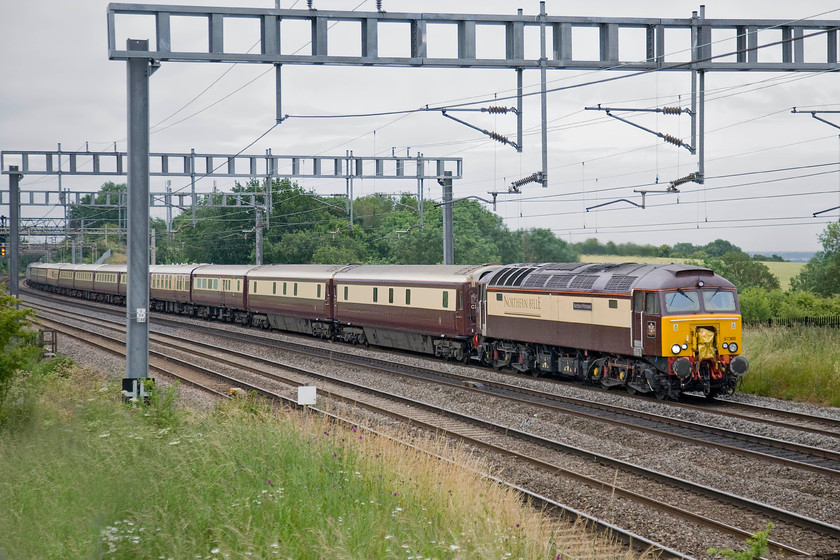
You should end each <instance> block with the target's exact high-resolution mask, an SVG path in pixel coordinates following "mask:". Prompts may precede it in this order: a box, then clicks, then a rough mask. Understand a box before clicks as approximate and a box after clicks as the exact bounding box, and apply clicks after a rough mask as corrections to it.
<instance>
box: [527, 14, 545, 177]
mask: <svg viewBox="0 0 840 560" xmlns="http://www.w3.org/2000/svg"><path fill="white" fill-rule="evenodd" d="M545 16H546V13H545V1H542V2H540V115H541V117H540V118H541V120H542V176H541V177H540V182H541V183H542V186H543V187H544V188H545V187H548V100H547V97H546V72H545V67H546V64H547V63H548V59H547V58H546V54H545ZM521 145H522V144H520V146H521Z"/></svg>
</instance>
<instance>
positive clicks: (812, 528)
mask: <svg viewBox="0 0 840 560" xmlns="http://www.w3.org/2000/svg"><path fill="white" fill-rule="evenodd" d="M118 323H119V322H118ZM155 323H160V321H158V320H155ZM177 327H178V328H184V325H183V324H182V323H177ZM107 328H111V329H112V328H113V324H111V325H109V326H108V327H107ZM202 330H203V331H206V330H207V329H206V328H205V327H202ZM225 334H226V335H227V334H230V332H229V331H225ZM166 337H171V335H158V334H155V335H154V341H155V344H156V345H157V344H162V343H163V339H165V338H166ZM169 344H171V345H174V346H176V347H179V348H182V349H183V348H185V347H187V348H190V352H193V353H197V352H209V351H211V350H213V349H214V350H216V351H218V347H217V345H207V344H203V345H202V344H200V343H197V342H189V341H185V340H183V339H179V338H177V337H174V338H173V339H172V340H171V341H170V342H169ZM208 346H209V347H212V348H208ZM286 350H288V347H286ZM224 354H225V355H226V356H234V357H235V358H234V359H233V360H232V361H230V360H229V361H228V363H229V364H230V365H233V364H235V365H236V367H237V368H242V367H243V366H242V364H243V363H247V361H253V360H255V359H256V358H255V357H254V356H252V355H250V354H249V355H241V354H240V355H236V353H235V351H234V350H232V349H225V351H224ZM213 359H214V360H216V361H217V362H218V361H219V360H220V357H219V356H216V357H214V358H213ZM328 359H332V360H335V359H336V357H335V353H333V355H332V356H331V357H329V358H328ZM276 367H278V364H277V362H275V361H260V362H258V364H257V365H256V366H255V367H254V369H255V370H256V371H258V372H264V371H265V370H267V369H268V368H276ZM283 367H284V368H289V367H290V366H289V365H288V364H284V365H283ZM292 367H294V366H292ZM364 367H369V366H364ZM297 369H298V370H300V368H297ZM298 373H302V374H303V375H305V376H306V377H307V378H308V379H310V380H311V379H313V378H314V379H318V380H319V385H322V384H324V385H327V384H328V385H329V386H330V387H334V388H330V389H329V392H330V394H331V396H332V397H333V398H338V396H339V395H340V393H341V392H346V391H351V392H352V393H353V394H352V395H350V396H344V397H343V398H345V399H348V398H349V399H350V400H351V401H352V402H354V403H357V404H359V403H364V406H366V407H368V408H369V409H370V410H373V411H376V412H377V414H388V415H391V416H394V415H397V417H399V418H400V419H401V420H402V421H407V422H411V423H413V424H414V425H417V426H423V427H425V428H427V429H431V430H436V431H444V432H446V433H447V434H448V435H450V436H456V437H458V438H460V439H462V440H464V441H467V442H469V443H470V444H472V445H476V446H481V447H485V448H487V449H492V450H493V452H494V453H497V454H498V453H501V454H505V455H507V456H508V457H515V458H516V461H517V463H519V464H523V463H525V464H528V465H529V467H530V468H534V469H537V470H541V471H543V472H545V473H552V476H557V475H558V474H559V475H561V476H562V477H565V478H566V479H571V480H575V481H576V482H579V483H582V484H586V485H587V486H589V487H590V488H593V489H596V490H600V491H602V492H605V493H607V494H608V495H610V496H616V495H618V496H620V497H622V498H623V499H628V500H632V501H634V502H636V503H643V504H645V506H646V507H653V508H656V509H658V510H659V511H660V512H662V513H664V514H665V515H668V516H672V517H673V518H674V519H676V520H681V521H684V520H688V521H689V522H690V523H692V524H696V525H700V526H704V527H714V530H715V531H719V532H721V533H725V534H727V535H730V536H731V537H738V538H740V539H741V540H743V537H744V536H746V535H748V534H749V532H748V531H745V530H743V529H738V528H737V527H732V526H731V525H730V524H729V522H728V520H730V519H740V520H745V517H749V520H750V523H751V524H750V526H756V525H754V523H766V521H768V520H770V521H773V522H774V523H776V524H777V527H779V528H778V529H777V531H778V532H779V534H780V535H781V536H787V537H788V538H789V541H788V542H794V543H796V542H803V539H804V541H810V543H811V546H813V547H815V548H812V550H831V549H826V548H824V547H825V546H835V547H836V546H837V544H838V543H840V529H838V528H837V527H835V526H833V525H830V524H828V523H823V522H820V521H817V520H813V519H809V518H807V517H804V516H800V515H797V514H794V513H792V512H788V511H784V510H780V509H778V508H773V507H772V506H768V505H766V504H760V503H757V502H751V501H749V500H744V499H743V498H739V497H738V496H735V495H732V494H729V493H726V492H721V491H718V490H714V489H711V488H707V487H702V486H700V485H697V484H694V483H690V482H688V481H685V480H680V479H677V478H675V477H670V476H668V475H664V474H663V473H657V472H655V471H651V470H649V469H642V468H641V467H638V466H636V465H632V464H630V463H626V462H624V461H619V460H617V459H613V458H610V457H606V456H603V455H598V454H594V453H592V452H590V451H586V450H582V449H579V448H574V447H572V446H568V445H565V444H562V443H559V442H555V441H550V440H546V439H545V438H540V437H538V436H535V435H534V434H531V433H527V432H524V431H521V430H514V429H512V428H511V427H510V426H501V425H498V424H494V423H492V422H487V421H485V420H481V419H478V418H475V417H471V416H468V415H464V414H461V413H458V412H456V411H453V410H445V409H442V408H441V407H435V406H432V405H429V404H427V403H421V402H418V401H414V400H411V399H405V398H404V397H396V396H394V395H390V394H383V393H382V392H381V391H378V390H377V389H375V388H372V387H366V388H359V387H358V386H357V385H355V384H352V383H348V382H344V381H338V380H336V379H335V378H333V377H330V376H328V375H324V374H321V373H318V372H314V371H306V372H301V371H298ZM227 382H228V383H229V382H230V381H227ZM285 382H286V383H294V382H293V381H289V380H286V381H285ZM428 382H434V380H428ZM297 383H300V381H297ZM339 389H340V391H339ZM472 389H476V388H474V387H473V388H472ZM359 391H363V392H364V393H365V395H366V396H365V397H364V398H362V396H360V395H359V394H357V393H358V392H359ZM378 400H384V402H375V401H378ZM371 401H373V402H371ZM395 402H399V403H400V408H403V409H407V410H401V411H399V412H396V411H395V408H397V407H396V406H395ZM442 418H445V420H442ZM500 439H501V441H502V442H504V445H503V444H501V443H499V441H500ZM511 442H513V445H511ZM523 445H525V446H526V447H528V449H527V450H526V449H523V448H522V446H523ZM546 450H548V453H549V455H550V456H549V457H548V458H546V457H545V454H546ZM552 454H559V457H558V456H553V455H552ZM569 455H571V456H576V457H578V458H579V459H580V458H582V459H583V460H584V462H587V461H588V462H597V464H598V465H600V466H601V467H600V473H596V474H591V473H590V474H584V473H582V472H578V471H574V470H571V469H568V468H566V465H567V464H568V463H569V460H568V458H563V457H565V456H569ZM584 470H586V469H584ZM590 470H592V469H590ZM594 470H598V469H594ZM619 472H621V473H622V474H621V482H622V484H621V485H619V484H617V483H616V481H617V479H618V473H619ZM613 476H614V479H613ZM611 479H612V482H611ZM642 481H654V482H655V483H656V484H658V485H660V486H661V487H660V488H659V489H658V490H656V489H653V490H651V488H650V487H649V486H648V485H649V484H650V483H649V482H642ZM642 487H645V488H647V494H641V493H640V492H639V491H637V490H638V489H639V488H642ZM662 495H669V496H670V497H671V500H670V501H671V502H675V501H676V503H675V504H674V503H672V504H670V505H669V504H668V503H665V502H664V501H663V499H662V497H661V496H662ZM704 500H705V502H706V503H705V505H704V504H703V503H701V502H702V501H704ZM724 502H725V503H727V504H729V505H730V506H732V507H734V508H735V512H734V513H733V512H732V510H731V509H730V510H729V513H728V514H725V515H724V516H723V519H724V520H723V521H721V520H720V518H721V516H718V519H717V520H716V519H714V518H712V517H710V516H703V515H701V514H698V513H692V511H690V510H689V509H687V507H688V505H687V504H691V506H692V507H693V508H694V509H704V508H705V509H706V510H709V509H713V507H717V506H716V505H715V504H719V503H724ZM759 526H763V525H759ZM801 531H805V532H809V533H811V535H812V536H811V537H803V536H801V535H799V536H796V534H798V533H797V532H801ZM832 543H833V544H832ZM773 548H774V550H775V551H777V552H780V553H781V552H784V553H785V554H787V555H791V554H803V553H804V550H803V549H802V548H798V547H797V546H796V545H791V544H783V543H782V542H776V541H774V543H773Z"/></svg>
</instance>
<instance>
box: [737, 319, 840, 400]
mask: <svg viewBox="0 0 840 560" xmlns="http://www.w3.org/2000/svg"><path fill="white" fill-rule="evenodd" d="M744 353H745V354H744V355H745V356H746V357H747V359H749V361H750V370H749V373H747V375H746V376H745V377H744V379H743V381H742V382H741V386H740V388H739V390H740V391H743V392H745V393H754V394H756V395H763V396H768V397H775V398H779V399H787V400H796V401H807V402H813V403H817V404H823V405H829V406H840V330H838V329H832V328H819V327H791V328H785V327H772V328H771V327H750V328H746V329H744Z"/></svg>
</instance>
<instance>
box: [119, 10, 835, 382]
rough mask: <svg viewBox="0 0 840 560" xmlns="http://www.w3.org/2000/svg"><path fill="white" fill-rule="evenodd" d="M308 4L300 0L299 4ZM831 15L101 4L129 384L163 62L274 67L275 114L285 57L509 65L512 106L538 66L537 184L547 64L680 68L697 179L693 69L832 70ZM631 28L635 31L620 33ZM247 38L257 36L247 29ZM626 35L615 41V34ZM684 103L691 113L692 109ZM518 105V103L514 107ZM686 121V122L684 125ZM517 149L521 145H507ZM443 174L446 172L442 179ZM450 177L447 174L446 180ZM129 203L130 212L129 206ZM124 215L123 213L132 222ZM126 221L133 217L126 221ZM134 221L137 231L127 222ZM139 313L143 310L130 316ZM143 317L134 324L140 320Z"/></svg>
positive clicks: (136, 347)
mask: <svg viewBox="0 0 840 560" xmlns="http://www.w3.org/2000/svg"><path fill="white" fill-rule="evenodd" d="M310 5H311V4H310ZM124 16H125V17H128V18H135V21H136V18H138V17H139V18H144V17H145V18H151V19H152V20H153V24H154V35H155V37H154V39H152V40H149V39H130V38H129V39H127V40H126V47H125V49H124V50H123V49H120V48H118V46H117V28H118V26H119V25H120V23H121V22H120V21H119V20H121V19H122V18H123V17H124ZM183 18H190V20H191V21H195V19H196V18H203V19H204V20H205V21H206V26H207V27H206V29H207V30H208V33H207V36H208V41H207V45H206V49H205V50H204V51H200V52H195V51H189V52H186V51H178V50H173V45H176V44H179V41H173V31H174V32H176V33H177V32H180V30H179V28H178V25H177V23H178V20H179V19H183ZM243 18H244V19H252V20H255V21H256V28H257V29H258V30H259V31H258V33H259V39H260V46H261V48H260V52H259V53H256V54H248V53H241V52H231V51H229V50H226V49H225V40H224V39H225V22H226V20H230V19H237V20H241V19H243ZM295 20H298V21H303V22H304V24H308V26H309V28H310V29H311V47H310V52H309V53H304V54H292V53H288V52H284V51H283V46H282V41H281V38H282V37H283V34H284V33H285V32H286V29H285V23H286V22H293V23H294V22H295ZM332 22H349V23H353V24H355V26H356V27H357V29H358V38H359V49H358V52H359V53H360V54H359V55H357V54H343V53H336V52H334V50H333V49H330V48H329V28H330V24H331V23H332ZM387 24H401V25H400V26H399V27H400V28H402V29H404V33H405V39H404V40H405V41H406V42H407V43H408V45H410V49H409V53H408V56H403V55H395V56H392V55H385V56H382V55H380V50H383V52H384V51H385V50H386V49H384V48H383V47H384V45H380V42H379V32H380V26H381V25H387ZM433 25H449V26H455V27H456V29H457V53H456V54H455V56H452V57H450V58H430V57H429V56H428V52H429V49H428V40H429V39H428V37H429V35H428V34H427V31H428V29H429V27H430V26H433ZM488 25H489V26H504V28H505V57H504V58H502V59H488V58H482V57H480V56H478V49H477V44H478V37H479V35H480V32H481V28H482V27H484V26H488ZM838 26H840V22H838V21H828V20H825V21H814V20H808V21H802V20H796V21H783V20H760V19H756V20H711V19H710V20H707V19H705V13H704V10H703V8H702V7H701V10H700V14H699V16H698V14H697V12H695V13H694V14H693V15H692V17H691V18H686V19H655V18H586V17H576V18H571V17H562V16H560V17H558V16H549V15H548V14H546V12H545V2H540V13H539V15H537V16H530V15H524V14H522V12H521V11H520V12H519V13H517V14H516V15H509V16H508V15H469V14H411V13H390V12H379V11H378V12H347V11H331V10H326V11H320V10H284V9H280V1H279V0H276V4H275V9H244V8H211V7H187V6H164V5H130V4H110V5H109V7H108V56H109V58H110V59H112V60H125V61H126V63H127V67H128V71H127V77H128V166H129V169H128V190H129V217H130V222H129V244H128V255H129V279H130V280H129V282H130V284H129V287H128V288H129V297H128V304H127V310H126V315H127V322H128V334H127V346H128V349H129V354H130V356H129V358H128V359H127V368H126V369H127V371H126V373H127V380H126V381H133V382H134V387H135V393H134V394H136V388H137V378H139V377H146V375H147V370H148V324H145V311H146V310H145V307H142V308H141V306H146V305H147V303H148V285H147V283H146V282H145V281H141V280H142V279H144V278H145V277H146V276H147V273H148V261H147V259H146V258H145V256H146V255H147V254H148V248H149V247H148V205H147V202H148V186H149V185H148V182H149V83H148V82H149V77H150V75H151V72H152V71H154V69H155V68H157V67H158V66H159V65H160V63H161V62H164V61H181V62H201V61H203V62H225V63H233V62H254V63H269V64H274V65H275V68H276V82H277V104H276V105H277V114H276V119H277V122H278V123H279V122H281V121H282V120H283V119H284V115H283V113H282V110H281V103H280V90H281V88H280V85H281V68H282V66H283V65H284V64H327V65H329V64H343V65H355V66H403V67H432V68H509V69H515V70H516V72H517V93H518V98H519V100H518V102H519V105H520V108H521V98H522V93H521V92H522V85H521V84H522V72H523V70H524V69H539V71H540V78H541V91H540V100H541V103H540V104H541V117H542V135H541V136H542V138H541V140H542V171H541V172H539V173H538V174H535V177H536V180H537V181H538V182H541V183H542V184H543V186H546V185H547V181H548V176H547V159H548V158H547V143H548V142H547V125H546V114H547V104H546V92H547V90H546V81H547V80H546V71H547V69H549V68H551V69H595V70H601V69H607V70H624V71H627V70H630V71H633V70H639V71H658V70H687V71H691V72H692V105H694V103H695V100H696V99H697V97H698V96H697V94H696V92H697V89H696V88H697V86H696V83H697V82H696V79H695V78H696V77H699V82H700V89H699V91H700V95H699V99H700V111H699V115H700V119H699V123H700V124H699V129H700V131H699V142H698V154H699V162H700V164H699V171H698V176H699V179H700V180H702V176H703V169H702V161H703V112H704V111H703V106H704V104H703V90H704V88H705V84H704V76H705V72H706V71H710V70H728V71H738V70H763V71H824V70H828V71H831V70H836V69H837V28H838ZM534 27H536V28H537V29H538V32H539V39H540V41H539V51H540V55H539V57H534V56H528V55H527V54H526V48H525V35H526V32H528V31H530V30H532V29H533V28H534ZM578 27H585V28H593V27H594V28H596V29H597V30H598V34H597V37H598V39H597V40H598V42H599V44H598V46H597V47H598V49H597V52H598V53H599V57H598V59H597V60H581V59H578V58H576V57H575V51H574V50H573V41H572V39H573V35H574V31H575V28H578ZM549 29H550V30H551V31H552V39H551V56H549V54H548V45H547V31H548V30H549ZM626 29H630V30H639V29H642V30H644V33H642V34H641V36H642V37H643V38H642V39H641V40H643V41H644V43H645V45H644V46H645V48H644V51H643V52H645V58H644V60H640V61H629V60H622V58H621V49H620V44H619V41H620V39H622V31H624V30H626ZM671 30H678V31H684V30H689V31H690V44H689V45H683V46H682V47H681V48H680V47H671V46H670V45H668V44H667V42H666V41H667V40H668V35H669V31H671ZM765 30H780V31H781V37H782V38H781V41H778V42H777V44H778V45H779V46H780V48H781V51H782V56H781V57H780V58H781V61H780V62H764V61H761V60H760V59H759V56H758V52H759V49H760V48H764V47H765V46H766V44H765V43H760V42H759V33H761V32H762V31H765ZM716 32H723V33H725V34H726V33H728V34H730V35H732V36H734V38H735V43H736V47H735V49H734V50H732V52H721V53H718V52H715V48H714V47H715V45H716V43H714V42H713V41H714V40H716V39H717V38H716V37H715V33H716ZM812 35H825V37H826V45H827V46H826V49H825V56H824V57H822V58H821V59H820V60H817V61H815V62H810V61H806V60H805V44H804V41H805V39H806V38H808V37H810V36H812ZM632 36H635V34H634V35H631V37H632ZM255 38H256V37H255ZM624 40H626V39H624ZM679 50H682V51H686V50H687V51H688V52H690V60H689V61H687V62H673V61H670V60H668V58H669V57H668V56H667V53H668V52H677V51H679ZM694 112H695V111H694V107H692V113H694ZM520 114H521V111H520ZM694 126H695V125H694V121H693V122H692V128H694ZM518 143H519V145H520V146H521V145H522V143H521V142H518ZM443 181H444V182H445V181H446V180H445V179H444V180H443ZM450 185H451V183H450ZM132 208H133V209H132ZM131 220H133V222H132V221H131ZM132 223H133V224H134V225H132ZM135 228H136V229H135ZM141 312H142V318H141ZM141 323H142V324H141Z"/></svg>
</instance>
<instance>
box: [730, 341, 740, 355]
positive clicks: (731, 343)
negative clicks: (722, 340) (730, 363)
mask: <svg viewBox="0 0 840 560" xmlns="http://www.w3.org/2000/svg"><path fill="white" fill-rule="evenodd" d="M729 351H730V352H732V353H733V354H734V353H735V352H737V351H738V345H737V344H735V343H734V342H730V343H729Z"/></svg>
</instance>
